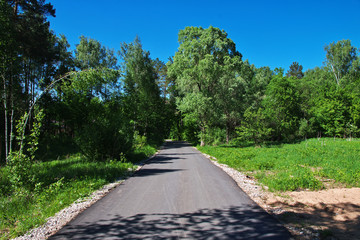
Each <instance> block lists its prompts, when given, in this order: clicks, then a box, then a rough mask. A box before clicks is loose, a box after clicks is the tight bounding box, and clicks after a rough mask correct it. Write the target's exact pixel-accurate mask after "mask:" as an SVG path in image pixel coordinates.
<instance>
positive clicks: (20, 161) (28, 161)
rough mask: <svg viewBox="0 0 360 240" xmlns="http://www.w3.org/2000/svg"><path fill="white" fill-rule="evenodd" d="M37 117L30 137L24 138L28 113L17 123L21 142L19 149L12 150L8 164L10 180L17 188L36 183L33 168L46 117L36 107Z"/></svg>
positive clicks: (28, 187)
mask: <svg viewBox="0 0 360 240" xmlns="http://www.w3.org/2000/svg"><path fill="white" fill-rule="evenodd" d="M34 113H35V117H34V122H33V125H32V129H31V133H30V135H29V138H28V139H24V132H25V126H26V121H27V118H28V114H25V115H24V116H23V118H22V119H20V120H19V122H18V124H17V140H18V141H19V144H20V149H19V150H18V151H14V152H11V153H10V155H9V161H8V165H9V167H10V169H11V170H10V175H9V180H10V182H11V184H12V187H13V188H14V189H16V190H18V189H20V188H22V187H24V188H25V189H31V188H32V187H33V186H32V185H33V184H34V183H35V181H36V179H35V173H34V170H33V169H32V166H33V164H34V160H35V152H36V150H37V149H38V142H39V135H40V128H41V121H42V119H43V117H44V115H43V111H42V110H39V109H38V108H35V111H34Z"/></svg>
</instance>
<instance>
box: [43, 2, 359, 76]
mask: <svg viewBox="0 0 360 240" xmlns="http://www.w3.org/2000/svg"><path fill="white" fill-rule="evenodd" d="M47 2H51V3H52V4H53V5H54V7H55V9H56V18H52V17H51V18H49V20H50V27H51V29H52V30H54V31H55V33H56V34H64V35H65V36H66V37H67V39H68V41H69V43H70V44H71V47H72V49H74V48H75V45H76V44H78V43H79V37H80V36H81V35H84V36H86V37H90V38H93V39H96V40H98V41H100V42H101V43H102V44H103V45H104V46H107V47H109V48H113V49H115V50H118V49H119V48H120V43H121V42H132V41H133V40H134V38H135V36H136V35H138V36H139V37H140V39H141V42H142V44H143V48H144V49H145V50H147V51H150V54H151V55H150V56H151V57H152V58H159V59H160V60H162V61H164V62H167V59H168V57H170V56H173V55H174V54H175V52H176V51H177V48H178V47H179V44H178V41H177V34H178V32H179V30H181V29H184V28H185V27H186V26H201V27H203V28H207V27H209V26H210V25H212V26H214V27H218V28H220V29H223V30H225V31H226V32H227V33H228V37H229V38H231V39H232V40H233V41H234V42H235V43H236V47H237V50H238V51H239V52H241V53H242V54H243V59H244V60H245V59H249V61H250V63H251V64H255V66H256V67H261V66H269V67H271V68H272V69H274V68H275V67H282V68H284V69H285V70H287V69H288V68H289V66H290V65H291V63H292V62H294V61H297V62H299V63H300V64H302V65H303V66H304V69H305V70H306V69H310V68H314V67H316V66H322V64H323V62H324V59H325V52H324V46H325V45H328V44H329V43H331V42H334V41H338V40H342V39H350V40H351V42H352V45H353V46H355V47H357V48H360V0H339V1H333V0H328V1H318V0H312V1H308V0H306V1H292V0H287V1H276V0H267V1H265V0H264V1H251V0H247V1H243V0H238V1H236V0H200V1H197V0H167V1H165V0H162V1H160V0H105V1H99V0H48V1H47Z"/></svg>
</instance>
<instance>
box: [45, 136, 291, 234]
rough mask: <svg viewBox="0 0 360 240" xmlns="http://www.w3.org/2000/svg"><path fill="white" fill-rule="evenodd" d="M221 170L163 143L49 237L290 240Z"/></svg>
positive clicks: (181, 145)
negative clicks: (134, 170) (136, 168)
mask: <svg viewBox="0 0 360 240" xmlns="http://www.w3.org/2000/svg"><path fill="white" fill-rule="evenodd" d="M290 238H291V236H290V234H289V233H288V232H287V230H286V229H285V228H284V227H282V226H281V224H279V223H278V222H277V221H276V220H275V219H274V218H273V217H272V216H270V215H269V214H267V213H266V212H265V211H264V210H263V209H261V208H260V207H259V206H258V205H256V203H254V202H253V201H252V200H251V199H250V198H249V197H248V196H247V195H246V194H245V193H244V192H243V191H242V190H241V189H240V188H239V187H238V186H237V185H236V183H235V182H234V181H233V180H232V179H231V178H230V177H229V176H228V175H227V174H226V173H225V172H223V171H222V170H221V169H219V168H218V167H216V166H215V165H213V164H212V163H211V162H210V160H208V159H207V158H205V157H204V156H203V155H202V154H201V153H200V152H199V151H197V150H196V149H194V148H193V147H191V146H190V145H188V144H186V143H184V142H168V143H166V145H165V147H164V149H163V150H161V151H160V153H159V154H158V155H157V156H156V157H155V158H153V159H152V160H151V161H150V162H149V163H148V164H146V165H145V166H144V167H143V168H142V169H141V170H140V171H138V172H137V173H136V174H135V175H134V176H133V177H131V178H129V179H128V180H126V181H125V182H124V183H123V184H121V185H120V186H119V187H117V188H116V189H114V190H113V191H111V192H110V193H109V194H108V195H106V196H105V197H104V198H103V199H101V200H100V201H98V202H97V203H95V204H94V205H92V206H91V207H90V208H89V209H87V210H86V211H84V212H82V213H81V214H80V215H79V216H78V217H77V218H75V219H74V220H73V221H71V222H70V223H69V224H68V225H66V226H65V227H64V228H63V229H61V230H60V231H59V232H58V233H57V234H55V235H53V236H52V237H50V239H53V240H54V239H56V240H57V239H290Z"/></svg>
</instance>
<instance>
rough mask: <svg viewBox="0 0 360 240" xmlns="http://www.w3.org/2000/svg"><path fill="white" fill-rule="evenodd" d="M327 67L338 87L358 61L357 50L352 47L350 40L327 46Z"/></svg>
mask: <svg viewBox="0 0 360 240" xmlns="http://www.w3.org/2000/svg"><path fill="white" fill-rule="evenodd" d="M325 51H326V65H327V66H328V68H329V69H330V71H331V72H332V73H333V75H334V77H335V80H336V83H337V85H340V82H341V79H342V78H343V77H344V76H345V75H346V74H347V73H348V72H349V70H350V68H351V66H352V63H353V62H354V61H355V60H356V59H357V56H356V51H357V49H356V48H355V47H353V46H351V42H350V40H341V41H338V42H336V43H335V42H332V43H330V44H329V45H327V46H325Z"/></svg>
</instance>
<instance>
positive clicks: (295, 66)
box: [286, 62, 304, 79]
mask: <svg viewBox="0 0 360 240" xmlns="http://www.w3.org/2000/svg"><path fill="white" fill-rule="evenodd" d="M302 70H303V66H302V65H300V64H299V63H298V62H293V63H292V64H291V65H290V69H289V70H288V71H287V73H286V76H287V77H295V78H297V79H301V78H303V77H304V73H303V72H302Z"/></svg>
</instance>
